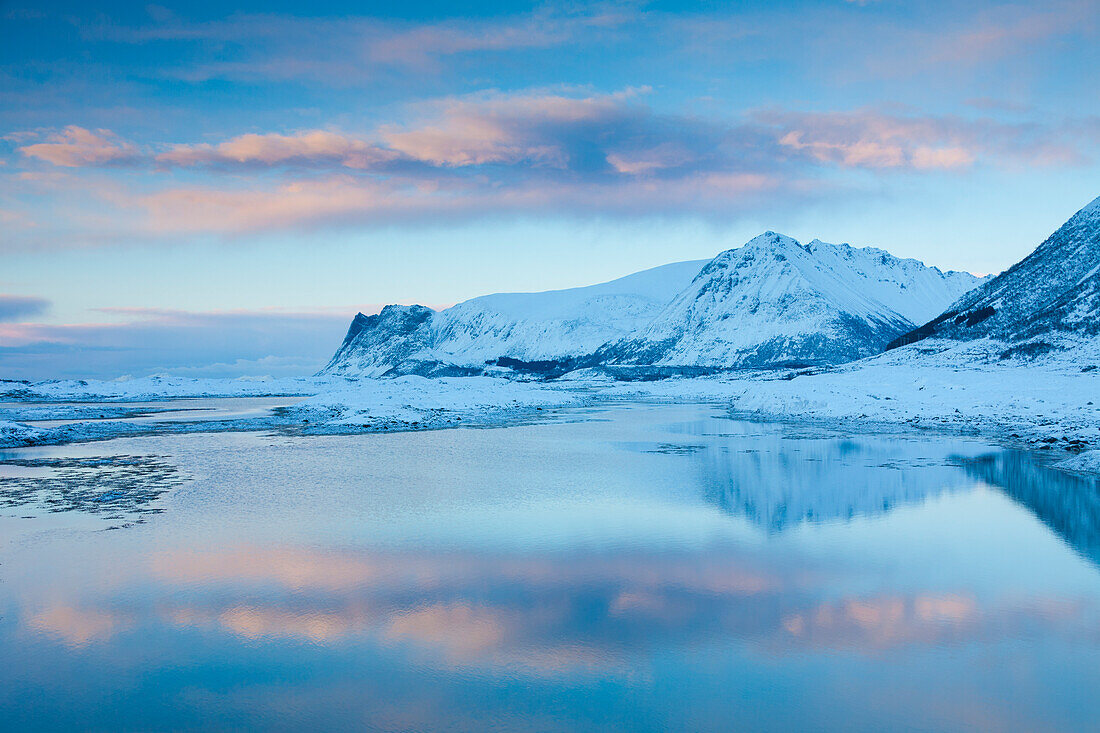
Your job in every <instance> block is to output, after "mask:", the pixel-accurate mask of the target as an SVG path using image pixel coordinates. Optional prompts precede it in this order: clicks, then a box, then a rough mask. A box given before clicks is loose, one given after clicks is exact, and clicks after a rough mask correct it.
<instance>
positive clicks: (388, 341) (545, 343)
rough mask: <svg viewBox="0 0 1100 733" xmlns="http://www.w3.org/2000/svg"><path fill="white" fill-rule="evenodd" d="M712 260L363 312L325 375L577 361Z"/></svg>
mask: <svg viewBox="0 0 1100 733" xmlns="http://www.w3.org/2000/svg"><path fill="white" fill-rule="evenodd" d="M705 263H706V260H695V261H688V262H675V263H673V264H669V265H662V266H661V267H655V268H653V269H650V270H644V271H642V272H637V273H634V274H633V275H627V276H626V277H622V278H619V279H617V280H612V281H610V282H606V283H600V284H598V285H591V286H588V287H582V288H570V289H568V290H551V291H547V292H541V293H498V294H495V295H485V296H482V297H479V298H474V299H472V300H467V301H465V302H463V303H459V304H458V305H456V306H453V307H451V308H447V309H445V310H442V311H439V312H438V313H436V312H434V311H432V310H430V309H428V308H425V307H424V306H419V305H416V306H386V308H384V309H383V310H382V312H381V313H380V314H378V315H377V316H365V315H363V314H362V313H360V314H358V315H357V316H355V319H354V320H353V321H352V324H351V327H350V328H349V329H348V334H347V337H346V338H345V339H344V343H343V344H342V345H341V347H340V349H339V351H337V352H336V355H335V356H334V357H333V358H332V361H330V362H329V364H328V366H326V367H325V368H324V370H323V373H326V374H339V375H344V376H378V375H381V374H384V373H386V372H391V371H394V372H397V373H408V372H415V373H431V374H436V373H439V366H440V365H453V366H457V367H471V368H482V367H484V366H485V364H486V363H487V362H495V361H496V360H498V359H501V358H505V359H515V360H519V361H523V362H534V361H562V360H570V359H575V358H577V357H580V356H585V355H587V354H591V353H592V352H594V351H595V350H596V349H598V348H599V347H600V346H601V345H602V344H604V343H606V342H608V341H612V340H618V339H620V338H622V337H623V336H625V335H626V334H628V333H631V332H633V331H635V330H636V329H638V328H639V327H641V326H643V325H645V324H646V323H648V322H649V321H651V320H652V319H653V317H654V316H655V315H657V313H659V312H660V310H661V309H662V308H663V307H664V306H665V304H667V303H668V301H669V300H671V299H672V297H673V296H674V295H675V294H676V293H678V292H679V291H680V290H682V289H683V288H684V287H685V286H686V285H687V284H688V283H689V282H691V279H692V278H693V277H695V275H696V273H698V272H699V269H700V268H701V267H702V266H703V265H704V264H705Z"/></svg>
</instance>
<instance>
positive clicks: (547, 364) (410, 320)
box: [324, 232, 979, 376]
mask: <svg viewBox="0 0 1100 733" xmlns="http://www.w3.org/2000/svg"><path fill="white" fill-rule="evenodd" d="M978 282H979V280H978V278H976V277H974V276H973V275H971V274H970V273H964V272H946V273H944V272H941V271H940V270H938V269H936V268H934V267H927V266H925V265H924V264H923V263H921V262H918V261H916V260H903V259H899V258H897V257H894V256H893V255H891V254H889V253H888V252H884V251H882V250H879V249H872V248H865V249H856V248H853V247H850V246H848V245H846V244H840V245H837V244H826V243H824V242H821V241H818V240H814V241H812V242H810V243H809V244H805V245H803V244H799V243H798V242H796V241H795V240H793V239H791V238H790V237H786V236H783V235H781V234H776V233H774V232H767V233H765V234H762V235H760V236H759V237H756V238H755V239H753V240H752V241H750V242H748V243H747V244H746V245H744V246H743V247H739V248H737V249H731V250H728V251H726V252H723V253H721V254H719V255H718V256H717V257H715V258H714V259H712V260H710V261H709V262H706V261H703V260H697V261H692V262H678V263H674V264H670V265H665V266H663V267H657V268H654V269H651V270H646V271H644V272H639V273H635V274H633V275H628V276H626V277H623V278H619V279H618V280H613V281H611V282H607V283H601V284H599V285H592V286H589V287H583V288H572V289H569V290H554V291H548V292H543V293H499V294H496V295H486V296H483V297H480V298H474V299H472V300H468V301H466V302H464V303H459V304H458V305H456V306H453V307H451V308H447V309H446V310H443V311H440V312H438V313H436V312H433V311H431V310H430V309H428V308H425V307H423V306H387V307H386V308H385V309H384V310H383V311H382V312H381V313H380V314H378V315H377V316H364V315H363V314H359V315H357V316H356V317H355V320H354V321H352V324H351V328H350V329H349V330H348V335H347V337H346V338H345V339H344V343H343V345H341V347H340V350H339V351H337V353H336V355H335V356H334V357H333V359H332V361H331V362H330V363H329V364H328V366H327V367H325V369H324V373H327V374H339V375H345V376H380V375H382V374H391V375H392V374H421V375H425V376H441V375H445V374H464V373H477V372H479V371H481V370H484V369H485V368H486V366H487V365H501V366H512V367H520V368H524V369H527V370H532V371H540V370H542V371H544V372H545V373H554V372H556V373H561V372H562V371H566V370H568V369H570V368H572V367H574V366H579V365H585V366H596V365H608V366H616V365H635V366H655V367H662V368H663V367H671V368H681V367H692V368H703V369H728V368H736V367H764V366H776V365H785V364H836V363H841V362H846V361H852V360H854V359H858V358H861V357H864V356H868V355H870V354H875V353H878V352H879V351H881V350H882V349H883V347H885V345H886V344H887V343H888V342H890V341H891V340H892V339H896V338H897V337H898V336H900V335H901V334H904V333H906V332H908V331H910V330H912V329H913V328H914V327H915V326H916V324H918V323H922V322H924V321H925V320H927V319H928V318H931V317H932V316H933V315H934V314H936V313H938V312H940V311H941V310H942V309H943V308H944V307H945V306H946V304H948V303H950V302H952V301H953V300H955V299H956V298H958V297H959V296H960V295H961V294H962V293H964V292H965V291H967V290H969V289H971V288H973V287H974V286H975V285H976V284H977V283H978Z"/></svg>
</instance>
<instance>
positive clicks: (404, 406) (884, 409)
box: [0, 344, 1100, 471]
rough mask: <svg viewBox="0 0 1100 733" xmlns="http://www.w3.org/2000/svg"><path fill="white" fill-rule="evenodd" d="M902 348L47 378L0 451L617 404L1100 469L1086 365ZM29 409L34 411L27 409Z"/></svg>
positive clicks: (416, 426) (502, 417) (466, 421)
mask: <svg viewBox="0 0 1100 733" xmlns="http://www.w3.org/2000/svg"><path fill="white" fill-rule="evenodd" d="M983 348H984V347H983V346H982V345H980V344H979V345H971V346H968V347H967V348H966V350H960V349H950V350H942V349H937V348H935V347H934V345H933V346H930V347H922V348H920V349H915V348H911V349H903V350H897V351H893V352H888V353H887V354H884V355H881V356H879V357H876V358H872V359H865V360H863V361H860V362H856V363H853V364H849V365H846V366H843V367H837V368H833V369H829V370H826V371H820V372H812V371H803V372H798V371H786V372H782V371H779V372H777V371H770V372H738V373H729V374H723V375H717V376H710V377H697V378H674V379H664V380H658V381H649V382H621V381H618V382H617V381H613V380H611V379H609V378H607V377H606V376H603V375H601V374H599V373H596V372H577V373H574V374H572V375H569V376H567V377H566V378H564V379H561V380H558V381H553V382H517V381H508V380H505V379H499V378H490V377H454V378H440V379H425V378H423V377H414V376H407V377H399V378H396V379H363V380H348V379H342V378H331V377H325V378H309V379H294V380H269V381H253V380H249V381H242V380H187V379H180V378H149V379H142V380H130V381H126V382H83V381H81V382H46V383H37V384H23V383H6V384H3V385H0V403H3V402H7V405H6V406H5V405H4V404H0V447H4V446H16V445H26V444H33V443H60V442H68V441H73V440H95V439H99V438H104V437H113V436H115V435H120V434H139V433H142V432H150V431H156V430H161V431H166V430H190V431H195V430H207V429H219V430H236V429H241V430H248V429H251V430H255V429H268V428H271V429H292V430H295V431H298V432H305V433H344V432H361V431H375V432H377V431H394V430H420V429H434V428H445V427H454V426H460V425H493V424H501V423H504V422H508V421H513V420H516V419H529V418H531V417H537V416H541V415H545V414H547V412H546V411H548V410H550V409H552V408H561V407H575V406H582V405H588V404H598V403H600V402H607V401H618V400H636V401H645V400H675V401H679V402H689V401H690V402H712V403H716V404H720V405H726V406H728V407H729V408H730V409H731V410H733V411H735V412H738V413H742V414H749V415H753V416H755V417H758V418H763V419H775V420H794V421H828V422H833V423H836V422H840V423H848V424H850V425H851V426H852V428H853V429H854V430H860V429H877V428H879V427H881V426H884V425H897V426H909V427H913V428H924V429H941V430H949V431H953V432H958V431H962V432H968V433H976V434H982V435H987V436H989V437H992V438H996V439H1000V440H1004V441H1007V442H1011V443H1014V444H1017V445H1023V446H1026V447H1031V448H1034V449H1037V450H1045V451H1051V457H1052V458H1055V457H1057V458H1058V459H1059V460H1060V461H1062V465H1063V466H1064V467H1066V468H1069V469H1071V470H1078V471H1100V369H1090V368H1088V366H1086V367H1085V368H1084V369H1083V368H1082V366H1081V364H1080V361H1079V360H1075V362H1074V363H1068V362H1067V363H1060V362H1058V361H1056V360H1048V361H1046V362H1044V363H1042V364H1022V363H1020V362H1001V361H998V360H997V359H995V358H989V357H987V353H989V354H991V353H994V351H995V347H989V348H987V349H985V350H984V351H983ZM262 395H298V396H306V397H305V398H304V399H302V400H301V401H298V402H296V403H294V404H290V405H287V406H285V407H281V408H279V409H276V410H275V411H274V414H272V415H269V416H265V417H263V418H251V419H247V420H245V419H238V420H223V421H219V422H217V423H213V422H205V423H204V422H202V421H201V420H200V421H193V422H175V423H171V424H169V423H158V422H156V421H147V422H144V423H141V424H140V425H137V424H135V423H133V422H128V421H126V420H125V419H122V420H116V421H110V422H103V421H90V420H85V419H82V416H83V414H84V413H83V412H81V411H80V410H79V409H77V407H78V406H77V405H65V404H57V403H63V402H100V403H103V402H111V403H118V402H128V401H131V402H137V401H149V400H153V399H162V400H165V399H179V398H190V397H196V398H197V397H229V396H233V397H255V396H262ZM29 402H48V403H51V407H50V410H52V412H46V413H44V414H40V417H46V418H52V419H54V420H68V419H72V420H73V422H71V423H67V424H65V425H63V426H56V425H53V426H51V427H48V428H42V427H39V426H36V425H35V424H34V423H33V422H31V423H30V424H26V423H25V422H24V423H21V422H17V421H16V420H18V419H20V418H19V416H20V414H21V413H20V411H19V410H18V409H14V408H15V407H17V406H25V405H27V404H28V403H29ZM23 412H24V413H25V412H26V410H25V409H24V411H23Z"/></svg>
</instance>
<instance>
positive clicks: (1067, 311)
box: [890, 198, 1100, 356]
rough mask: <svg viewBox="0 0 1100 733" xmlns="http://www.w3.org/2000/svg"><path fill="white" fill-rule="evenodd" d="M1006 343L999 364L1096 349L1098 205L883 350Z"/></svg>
mask: <svg viewBox="0 0 1100 733" xmlns="http://www.w3.org/2000/svg"><path fill="white" fill-rule="evenodd" d="M929 337H935V338H939V339H949V340H956V341H969V340H973V339H982V338H988V339H992V340H995V341H1001V342H1005V344H1007V345H1008V348H1007V349H1006V350H1005V351H1004V352H1003V354H1002V356H1012V355H1022V356H1029V355H1040V354H1043V353H1047V352H1051V351H1058V350H1064V349H1074V348H1083V347H1086V346H1088V347H1091V348H1093V349H1095V348H1096V347H1098V346H1100V198H1097V199H1095V200H1094V201H1093V202H1092V203H1090V204H1089V205H1088V206H1086V207H1085V208H1083V209H1081V210H1080V211H1078V212H1077V213H1076V214H1074V216H1073V217H1071V218H1070V219H1069V221H1067V222H1066V223H1065V224H1063V225H1062V227H1061V228H1060V229H1058V231H1056V232H1054V234H1052V235H1050V237H1048V238H1047V240H1046V241H1045V242H1043V243H1042V244H1040V245H1039V246H1038V247H1037V248H1036V249H1035V251H1034V252H1032V253H1031V254H1030V255H1028V256H1027V257H1025V258H1024V259H1022V260H1020V261H1019V262H1018V263H1016V264H1015V265H1013V266H1012V267H1011V268H1009V269H1008V270H1005V271H1004V272H1003V273H1001V274H1000V275H998V276H997V277H995V278H993V279H991V280H989V281H988V282H986V283H985V284H983V285H982V286H981V287H978V288H976V289H974V290H973V291H971V292H969V293H966V294H965V295H964V296H962V297H961V298H959V299H958V300H957V301H955V302H954V303H953V304H952V305H951V306H949V307H948V308H947V309H946V310H945V311H943V312H942V313H941V314H940V315H939V316H938V317H936V318H935V319H933V320H931V321H929V322H928V323H925V324H924V325H923V326H921V327H920V328H917V329H915V330H913V331H912V332H910V333H907V334H905V335H903V336H901V337H900V338H898V339H897V340H896V341H894V342H892V343H891V344H890V346H891V347H897V346H904V345H906V344H911V343H913V342H916V341H920V340H922V339H926V338H929Z"/></svg>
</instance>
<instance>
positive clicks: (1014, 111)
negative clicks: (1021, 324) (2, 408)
mask: <svg viewBox="0 0 1100 733" xmlns="http://www.w3.org/2000/svg"><path fill="white" fill-rule="evenodd" d="M1097 69H1100V3H1097V2H1096V0H1051V1H1050V2H1043V3H1032V2H1020V3H1001V2H984V1H982V0H975V1H974V2H966V1H962V2H960V1H959V0H954V1H952V2H939V1H938V0H927V1H923V2H913V1H912V0H862V1H859V0H856V1H851V0H820V1H819V2H806V1H802V0H791V1H786V2H784V1H777V2H738V3H719V2H703V1H699V2H659V1H658V2H601V3H584V2H550V3H523V2H516V1H513V2H482V3H460V2H453V1H450V2H442V1H440V2H405V3H392V2H378V3H375V2H355V3H326V2H323V1H318V2H313V3H309V4H301V3H285V2H278V1H274V2H272V1H271V0H268V1H267V2H263V3H254V4H240V3H237V4H235V5H229V4H228V3H224V2H189V3H170V2H169V3H164V4H146V3H133V4H131V3H126V2H112V3H109V4H103V5H99V4H98V3H96V2H94V1H92V2H89V1H88V0H85V1H83V2H71V3H69V2H62V3H54V2H49V1H48V0H46V1H43V0H35V1H34V2H22V1H20V0H16V1H14V2H6V1H4V0H0V378H8V379H45V378H77V377H98V378H109V377H111V378H113V377H119V376H124V375H129V376H140V375H145V374H152V373H167V374H179V375H186V376H214V377H223V376H239V375H272V376H292V375H299V374H309V373H311V372H313V371H315V370H316V369H317V368H319V367H320V366H321V365H323V363H324V362H325V361H326V360H327V358H328V357H329V356H331V354H332V352H333V351H335V349H336V347H337V346H338V345H339V342H340V340H341V338H342V337H343V333H344V331H345V330H346V328H347V325H348V323H349V321H350V319H351V317H352V316H353V315H354V314H355V313H356V312H357V311H363V312H367V313H369V312H376V311H377V310H378V309H380V307H381V306H382V305H384V304H386V303H421V304H424V305H428V306H431V307H436V308H438V307H444V306H447V305H449V304H453V303H455V302H459V301H461V300H464V299H467V298H470V297H474V296H477V295H482V294H485V293H489V292H499V291H532V290H546V289H552V288H560V287H571V286H577V285H586V284H591V283H595V282H601V281H605V280H609V279H612V278H615V277H619V276H622V275H625V274H628V273H631V272H635V271H638V270H641V269H645V268H648V267H653V266H656V265H660V264H664V263H667V262H673V261H678V260H686V259H700V258H708V257H712V256H714V255H715V254H717V253H718V252H720V251H722V250H724V249H728V248H730V247H735V246H739V245H740V244H743V243H744V242H745V241H747V240H748V239H750V238H752V237H753V236H755V235H756V234H759V233H760V232H762V231H765V230H774V231H779V232H783V233H785V234H789V235H791V236H794V237H796V238H798V239H800V240H803V241H806V240H810V239H813V238H815V237H816V238H820V239H823V240H825V241H832V242H849V243H851V244H853V245H856V246H867V245H873V246H877V247H882V248H884V249H887V250H889V251H890V252H892V253H894V254H896V255H899V256H904V257H915V258H918V259H920V260H923V261H925V262H926V263H928V264H932V265H936V266H939V267H941V268H943V269H964V270H970V271H972V272H976V273H979V274H985V273H992V272H998V271H1000V270H1002V269H1004V268H1005V267H1007V266H1009V265H1011V264H1012V263H1014V262H1015V261H1017V260H1019V259H1020V258H1021V257H1023V256H1025V255H1026V254H1027V253H1028V252H1030V251H1031V250H1032V249H1034V247H1035V246H1036V245H1038V244H1039V242H1041V241H1042V240H1043V239H1044V238H1045V237H1046V236H1047V235H1049V234H1050V233H1051V232H1052V231H1054V230H1055V229H1056V228H1057V227H1058V226H1059V225H1060V224H1061V223H1062V222H1063V221H1065V220H1066V219H1067V218H1069V216H1071V215H1072V214H1073V213H1074V212H1075V211H1076V210H1077V209H1079V208H1081V207H1082V206H1084V205H1085V204H1087V203H1088V202H1089V201H1091V200H1092V199H1093V198H1096V197H1097V196H1098V195H1100V73H1097Z"/></svg>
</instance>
